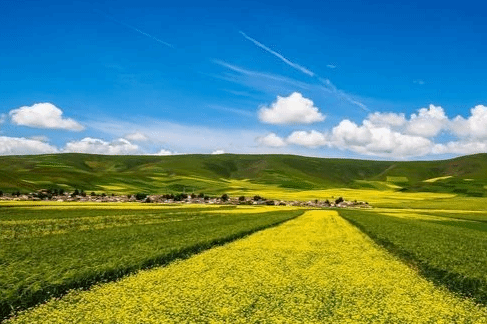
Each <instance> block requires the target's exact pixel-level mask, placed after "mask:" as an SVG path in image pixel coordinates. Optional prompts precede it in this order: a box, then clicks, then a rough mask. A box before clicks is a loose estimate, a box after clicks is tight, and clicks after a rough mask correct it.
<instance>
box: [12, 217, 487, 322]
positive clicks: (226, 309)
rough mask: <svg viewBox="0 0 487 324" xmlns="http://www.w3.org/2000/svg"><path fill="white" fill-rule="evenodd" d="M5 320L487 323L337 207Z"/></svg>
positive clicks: (482, 313) (483, 313)
mask: <svg viewBox="0 0 487 324" xmlns="http://www.w3.org/2000/svg"><path fill="white" fill-rule="evenodd" d="M9 323H487V310H486V308H484V307H480V306H476V305H475V304H473V303H472V302H471V301H469V300H467V299H462V298H459V297H457V296H455V295H453V294H451V293H450V292H448V291H445V290H442V289H440V288H437V287H435V286H434V285H432V284H431V283H429V282H428V281H426V280H424V279H423V278H421V277H420V276H419V275H418V274H417V273H416V272H415V271H414V270H413V269H411V268H409V267H408V266H406V265H404V264H403V263H401V262H400V261H398V260H397V259H396V258H394V257H393V256H391V255H390V254H388V253H387V252H385V251H384V250H383V249H382V248H380V247H378V246H377V245H375V243H373V242H372V241H371V240H370V239H369V238H368V237H366V236H365V235H364V234H362V233H361V232H360V231H358V230H357V229H356V228H355V227H353V226H351V225H350V224H349V223H348V222H346V221H345V220H343V219H342V218H341V217H339V216H338V214H337V213H336V212H335V211H318V210H314V211H309V212H307V213H305V214H304V215H303V216H301V217H298V218H297V219H294V220H291V221H289V222H286V223H284V224H282V225H280V226H278V227H275V228H272V229H268V230H264V231H262V232H259V233H256V234H253V235H251V236H249V237H247V238H245V239H241V240H238V241H236V242H234V243H231V244H228V245H225V246H222V247H218V248H214V249H211V250H209V251H206V252H203V253H201V254H199V255H196V256H194V257H192V258H190V259H187V260H185V261H180V262H175V263H173V264H171V265H169V266H167V267H165V268H159V269H153V270H149V271H142V272H140V273H138V274H137V275H134V276H131V277H127V278H125V279H123V280H120V281H119V282H115V283H109V284H104V285H100V286H98V287H95V288H93V289H92V290H91V291H85V292H72V293H70V294H68V295H67V296H65V298H62V299H60V300H52V301H50V302H48V303H47V304H45V305H41V306H39V307H36V308H34V309H32V310H29V311H27V312H24V313H22V314H20V315H19V316H18V317H16V318H13V319H11V320H10V321H9Z"/></svg>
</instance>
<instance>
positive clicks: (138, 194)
mask: <svg viewBox="0 0 487 324" xmlns="http://www.w3.org/2000/svg"><path fill="white" fill-rule="evenodd" d="M146 197H147V194H145V193H141V192H139V193H137V194H135V199H137V200H144V199H145V198H146Z"/></svg>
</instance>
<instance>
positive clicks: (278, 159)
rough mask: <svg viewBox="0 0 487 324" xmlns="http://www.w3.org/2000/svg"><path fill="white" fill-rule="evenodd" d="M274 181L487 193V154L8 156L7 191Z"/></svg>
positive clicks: (0, 180)
mask: <svg viewBox="0 0 487 324" xmlns="http://www.w3.org/2000/svg"><path fill="white" fill-rule="evenodd" d="M262 185H267V186H274V187H277V188H283V189H284V188H286V189H296V190H312V189H327V188H363V189H367V188H370V189H379V190H400V191H410V192H421V191H428V192H445V193H457V194H461V195H467V196H483V195H484V194H485V193H486V189H485V188H486V186H487V154H476V155H469V156H463V157H459V158H455V159H451V160H443V161H420V162H418V161H414V162H395V161H369V160H351V159H325V158H312V157H303V156H294V155H237V154H223V155H175V156H108V155H91V154H49V155H28V156H2V157H0V190H2V191H4V192H6V193H10V192H13V191H17V190H19V191H21V192H32V191H36V190H39V189H54V188H63V189H65V190H74V189H75V188H77V189H83V190H85V191H90V192H91V191H95V192H98V193H101V192H105V193H116V194H125V193H135V192H147V193H169V192H181V191H183V190H185V191H187V192H189V191H194V192H205V193H213V194H217V193H221V192H225V191H226V190H229V189H239V188H242V189H245V188H252V187H256V188H258V187H259V186H262Z"/></svg>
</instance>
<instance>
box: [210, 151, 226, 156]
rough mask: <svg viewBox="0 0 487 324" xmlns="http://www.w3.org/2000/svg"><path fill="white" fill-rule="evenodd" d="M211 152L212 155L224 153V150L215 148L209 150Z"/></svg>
mask: <svg viewBox="0 0 487 324" xmlns="http://www.w3.org/2000/svg"><path fill="white" fill-rule="evenodd" d="M211 154H213V155H219V154H225V151H224V150H215V151H213V152H211Z"/></svg>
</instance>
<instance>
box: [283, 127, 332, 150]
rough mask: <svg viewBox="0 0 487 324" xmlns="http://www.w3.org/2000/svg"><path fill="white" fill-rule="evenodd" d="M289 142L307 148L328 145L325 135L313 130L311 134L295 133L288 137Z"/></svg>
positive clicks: (304, 132)
mask: <svg viewBox="0 0 487 324" xmlns="http://www.w3.org/2000/svg"><path fill="white" fill-rule="evenodd" d="M287 142H288V143H290V144H295V145H301V146H307V147H318V146H323V145H326V144H328V142H327V140H326V136H325V135H324V134H323V133H320V132H317V131H315V130H312V131H310V132H306V131H295V132H292V133H291V135H289V136H288V138H287Z"/></svg>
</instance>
